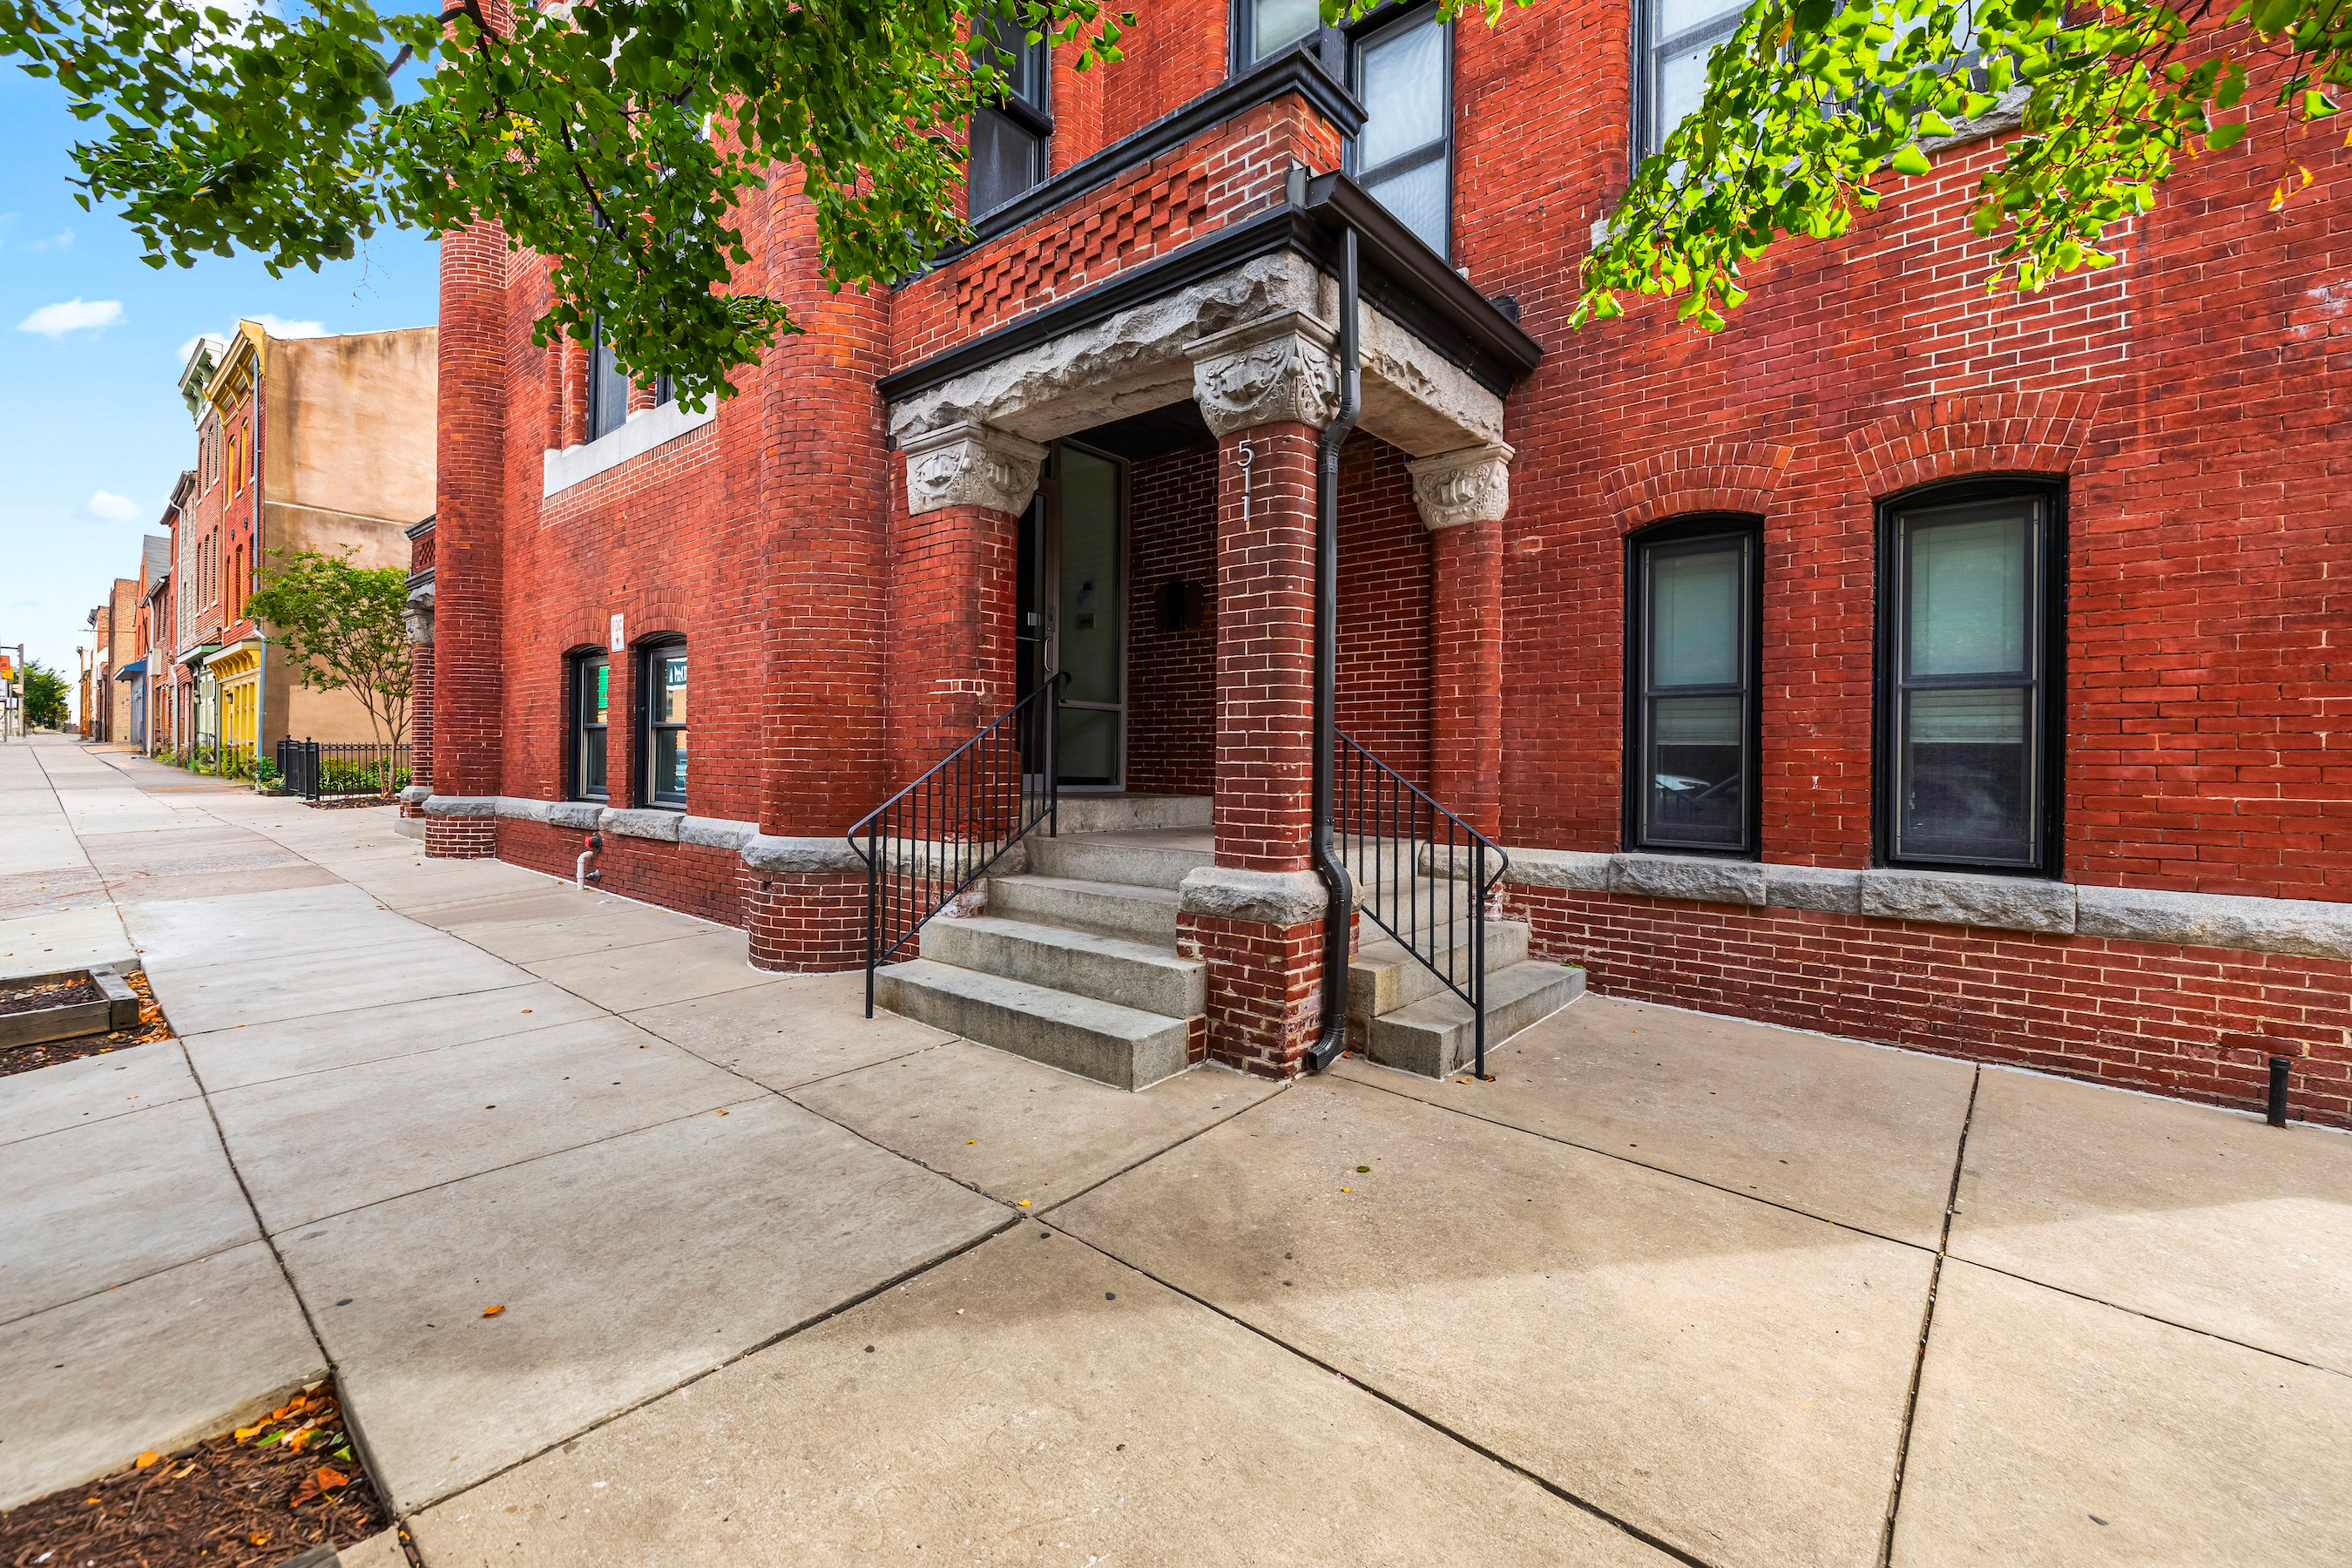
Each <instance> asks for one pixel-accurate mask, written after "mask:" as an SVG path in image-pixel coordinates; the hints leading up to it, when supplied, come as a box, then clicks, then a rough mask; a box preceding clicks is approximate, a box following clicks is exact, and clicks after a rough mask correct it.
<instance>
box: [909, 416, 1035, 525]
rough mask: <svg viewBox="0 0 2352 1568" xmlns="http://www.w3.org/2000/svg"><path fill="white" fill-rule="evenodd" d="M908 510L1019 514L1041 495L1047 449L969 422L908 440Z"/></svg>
mask: <svg viewBox="0 0 2352 1568" xmlns="http://www.w3.org/2000/svg"><path fill="white" fill-rule="evenodd" d="M901 446H902V448H903V449H904V451H905V452H906V454H907V510H908V514H909V515H910V516H914V517H921V516H922V515H924V514H925V513H926V512H934V511H942V510H946V509H947V508H949V507H953V506H976V507H984V508H986V509H988V510H991V511H1001V512H1005V513H1008V514H1010V515H1012V516H1015V517H1017V516H1019V515H1020V514H1021V513H1022V512H1023V511H1024V510H1026V509H1027V507H1028V505H1029V498H1030V497H1032V496H1034V495H1035V494H1036V493H1037V470H1038V465H1039V464H1041V463H1042V462H1044V461H1045V447H1041V446H1039V445H1038V444H1037V443H1036V442H1034V441H1024V440H1023V439H1022V438H1021V437H1018V436H1015V435H1012V434H1011V433H1009V432H1007V431H1003V430H995V429H992V428H990V427H989V426H985V425H982V424H978V423H976V422H974V421H971V420H959V421H957V422H956V423H955V424H952V425H943V426H940V428H938V429H936V430H927V431H924V432H923V433H922V434H920V435H918V436H909V437H907V439H906V440H905V441H904V442H903V443H901Z"/></svg>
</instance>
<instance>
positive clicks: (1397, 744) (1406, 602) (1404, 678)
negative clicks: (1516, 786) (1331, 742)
mask: <svg viewBox="0 0 2352 1568" xmlns="http://www.w3.org/2000/svg"><path fill="white" fill-rule="evenodd" d="M1404 465H1405V455H1404V454H1403V453H1402V452H1401V451H1399V450H1397V449H1396V448H1395V447H1391V446H1390V445H1389V444H1388V443H1387V442H1385V441H1382V440H1381V439H1380V438H1379V437H1374V436H1368V435H1365V434H1363V433H1362V432H1360V431H1359V432H1357V433H1356V434H1355V435H1352V436H1350V437H1348V444H1347V445H1346V446H1344V447H1341V448H1340V449H1339V728H1340V729H1341V730H1342V731H1345V732H1346V733H1347V734H1348V735H1349V737H1350V738H1352V739H1353V740H1354V741H1355V742H1356V743H1357V744H1358V745H1360V746H1362V747H1363V748H1364V749H1365V750H1367V751H1369V752H1371V753H1372V754H1373V755H1374V756H1376V757H1378V758H1380V760H1381V761H1382V762H1384V763H1388V765H1389V766H1391V767H1392V768H1394V769H1396V771H1397V772H1399V773H1402V774H1403V775H1404V776H1405V777H1407V778H1409V779H1411V780H1412V782H1413V783H1415V784H1420V785H1421V786H1423V788H1427V787H1428V784H1429V649H1430V632H1431V626H1432V622H1433V618H1434V617H1435V616H1437V615H1439V614H1441V613H1444V612H1443V610H1442V609H1441V607H1440V606H1439V605H1436V604H1434V603H1433V600H1432V597H1431V595H1430V548H1431V543H1430V535H1429V530H1427V529H1426V528H1423V526H1422V523H1421V513H1420V511H1419V510H1418V509H1416V508H1415V507H1414V506H1413V504H1412V479H1410V478H1409V477H1408V476H1407V475H1406V473H1405V469H1404ZM1446 804H1448V805H1450V804H1451V803H1450V802H1448V803H1446Z"/></svg>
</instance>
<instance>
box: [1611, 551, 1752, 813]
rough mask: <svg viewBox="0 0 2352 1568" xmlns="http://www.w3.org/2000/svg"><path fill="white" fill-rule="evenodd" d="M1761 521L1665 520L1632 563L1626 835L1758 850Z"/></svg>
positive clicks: (1629, 624) (1629, 626) (1629, 577)
mask: <svg viewBox="0 0 2352 1568" xmlns="http://www.w3.org/2000/svg"><path fill="white" fill-rule="evenodd" d="M1758 533H1759V530H1758V528H1757V525H1756V524H1755V523H1753V522H1749V521H1743V520H1739V519H1734V518H1697V519H1691V520H1687V521H1681V522H1675V523H1669V524H1667V525H1665V526H1664V527H1662V528H1658V529H1654V530H1652V531H1650V532H1649V533H1647V534H1645V535H1643V537H1641V538H1639V539H1637V540H1636V541H1635V542H1634V543H1633V552H1632V560H1631V561H1630V562H1629V563H1628V565H1629V571H1628V573H1627V582H1628V584H1629V586H1630V588H1631V590H1632V591H1631V593H1630V595H1629V598H1630V601H1631V602H1630V604H1629V606H1628V608H1629V612H1630V613H1629V615H1628V617H1627V618H1628V626H1627V631H1628V633H1629V638H1630V646H1629V649H1628V665H1629V668H1628V678H1629V679H1628V680H1627V682H1626V684H1627V687H1628V690H1627V693H1626V695H1627V697H1628V699H1629V700H1628V702H1627V719H1628V725H1627V728H1628V730H1629V731H1630V733H1629V734H1628V735H1627V737H1626V741H1627V744H1626V755H1627V757H1628V759H1629V761H1630V763H1631V767H1630V773H1631V775H1632V776H1631V777H1630V778H1629V779H1628V781H1627V783H1628V789H1627V801H1628V806H1627V813H1626V815H1627V819H1628V820H1627V835H1626V837H1627V838H1628V839H1629V841H1630V843H1631V845H1632V847H1634V848H1637V849H1693V850H1713V851H1716V852H1717V853H1720V854H1727V855H1753V854H1755V853H1756V852H1757V849H1758V845H1757V842H1756V837H1757V827H1756V824H1757V810H1756V806H1757V794H1756V790H1757V766H1756V729H1757V722H1756V721H1757V714H1756V664H1757V627H1756V598H1757V567H1756V558H1757V553H1758V542H1759V541H1758Z"/></svg>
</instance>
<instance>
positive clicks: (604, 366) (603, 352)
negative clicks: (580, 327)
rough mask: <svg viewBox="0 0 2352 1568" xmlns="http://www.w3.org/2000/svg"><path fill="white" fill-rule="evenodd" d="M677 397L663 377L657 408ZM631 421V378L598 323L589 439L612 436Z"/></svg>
mask: <svg viewBox="0 0 2352 1568" xmlns="http://www.w3.org/2000/svg"><path fill="white" fill-rule="evenodd" d="M676 396H677V392H676V390H675V389H674V388H673V387H672V386H671V384H670V378H669V377H667V376H666V375H665V376H662V377H659V378H658V379H656V381H655V383H654V403H655V404H656V406H658V405H661V404H664V403H667V402H669V401H671V399H673V398H674V397H676ZM628 422H629V378H628V377H627V376H625V375H624V374H621V367H620V364H619V363H618V362H617V361H616V360H615V359H614V355H613V345H612V344H610V343H608V342H605V341H604V319H603V318H602V317H599V318H597V321H596V344H595V347H593V348H592V349H590V350H589V351H588V439H590V440H591V441H593V440H595V439H596V438H597V437H600V436H609V435H611V434H612V433H613V432H614V431H615V430H618V429H619V428H620V427H621V426H624V425H625V424H627V423H628Z"/></svg>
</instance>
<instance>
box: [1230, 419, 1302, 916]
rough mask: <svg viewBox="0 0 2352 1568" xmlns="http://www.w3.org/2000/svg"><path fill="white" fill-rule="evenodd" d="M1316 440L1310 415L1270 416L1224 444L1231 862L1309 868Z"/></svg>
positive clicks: (1272, 867) (1281, 868)
mask: <svg viewBox="0 0 2352 1568" xmlns="http://www.w3.org/2000/svg"><path fill="white" fill-rule="evenodd" d="M1244 440H1246V441H1248V442H1249V443H1250V444H1251V446H1252V447H1253V448H1254V451H1255V460H1254V461H1253V462H1252V463H1251V465H1250V467H1249V468H1247V469H1244V468H1243V467H1242V466H1241V464H1240V463H1239V462H1238V461H1237V460H1236V458H1237V457H1238V453H1239V447H1240V444H1241V443H1242V442H1243V441H1244ZM1316 443H1317V435H1316V432H1315V431H1313V430H1311V429H1309V428H1308V427H1307V426H1304V425H1260V426H1254V427H1252V428H1250V429H1247V430H1244V431H1241V432H1239V433H1237V434H1234V435H1231V436H1227V437H1224V438H1223V441H1221V442H1220V443H1219V444H1218V447H1219V453H1218V463H1217V476H1218V478H1217V799H1216V827H1217V834H1216V843H1217V863H1218V864H1219V865H1221V866H1233V867H1238V868H1244V869H1248V870H1257V871H1298V870H1304V869H1306V868H1307V827H1308V811H1309V802H1308V798H1307V795H1308V787H1307V786H1308V780H1309V776H1310V774H1311V773H1312V764H1313V761H1314V748H1313V746H1312V744H1311V743H1310V738H1309V737H1310V730H1311V726H1312V724H1313V720H1314V691H1313V684H1312V683H1313V679H1314V658H1315V597H1314V576H1313V570H1314V561H1315V462H1316ZM1244 473H1246V474H1247V475H1248V484H1249V487H1250V494H1249V498H1248V500H1249V510H1248V516H1247V518H1246V520H1244V516H1243V499H1244V498H1243V491H1242V485H1243V482H1244V481H1243V476H1244Z"/></svg>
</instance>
